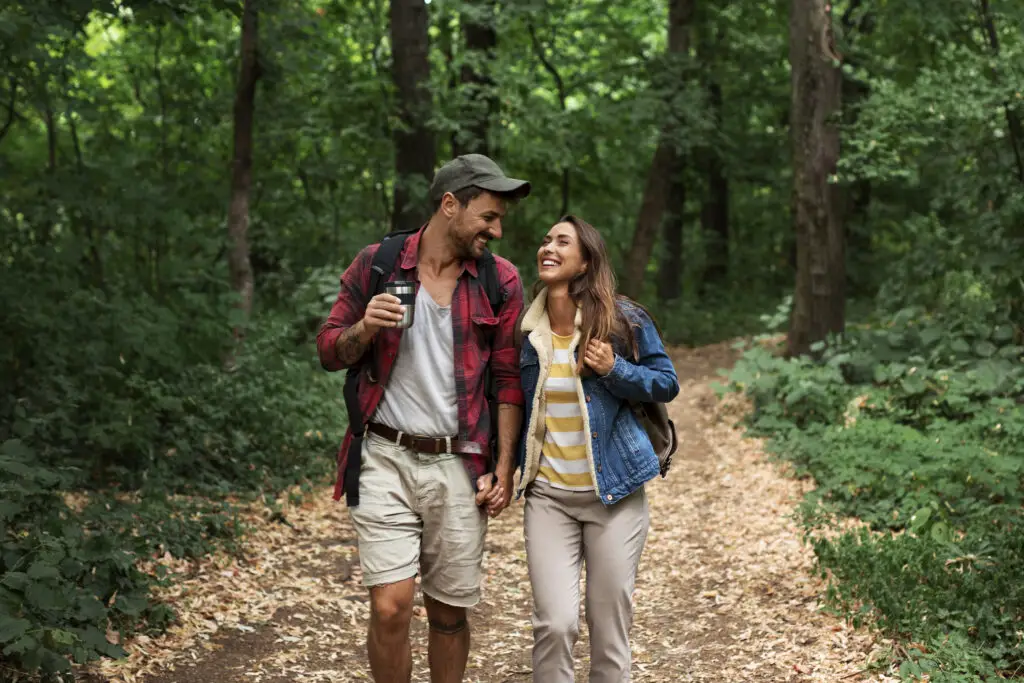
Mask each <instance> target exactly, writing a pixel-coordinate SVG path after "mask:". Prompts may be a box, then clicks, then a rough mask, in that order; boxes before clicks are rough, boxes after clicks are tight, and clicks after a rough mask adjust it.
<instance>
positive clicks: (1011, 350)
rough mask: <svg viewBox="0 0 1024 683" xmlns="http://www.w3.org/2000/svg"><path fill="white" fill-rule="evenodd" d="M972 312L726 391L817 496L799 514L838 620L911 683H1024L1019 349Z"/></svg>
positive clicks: (888, 329)
mask: <svg viewBox="0 0 1024 683" xmlns="http://www.w3.org/2000/svg"><path fill="white" fill-rule="evenodd" d="M965 299H966V297H965ZM970 305H971V302H970V301H969V300H965V301H962V302H959V303H958V304H957V305H956V306H947V307H946V308H944V309H941V310H938V311H932V312H928V311H925V310H924V309H921V308H907V309H904V310H901V311H899V312H897V313H895V314H893V315H890V316H887V317H885V318H883V319H881V320H879V321H877V322H876V323H875V324H872V325H865V326H861V327H855V328H851V329H849V330H848V331H847V333H846V334H845V335H844V336H843V338H842V339H834V340H831V341H830V343H829V344H827V345H824V344H822V345H819V346H818V347H817V348H816V352H817V357H816V358H809V357H803V358H792V359H786V358H783V357H781V356H780V355H778V354H777V353H774V352H773V351H771V350H769V348H767V346H766V345H764V344H760V343H756V344H754V345H752V346H751V347H750V348H749V349H748V350H747V351H746V353H745V355H744V357H743V358H742V359H741V361H740V362H739V363H738V364H737V366H736V367H735V368H734V370H733V372H732V373H731V375H730V377H729V380H730V386H731V388H732V389H733V390H735V391H741V392H744V393H746V394H747V395H748V396H750V397H751V398H752V399H753V403H754V411H753V413H752V414H751V415H750V416H749V418H748V427H749V429H750V431H751V432H752V433H753V434H757V435H761V436H766V437H769V447H770V449H771V450H772V451H773V452H774V453H775V454H777V455H778V456H780V457H782V458H785V459H787V460H789V461H790V462H792V464H793V465H794V467H795V471H796V473H797V475H798V476H806V477H812V478H813V480H814V482H815V483H816V488H815V489H814V490H813V491H812V492H810V493H809V494H808V495H807V497H806V498H805V500H804V502H803V504H802V507H801V510H800V512H801V518H802V521H803V525H804V531H805V535H806V539H807V541H808V542H809V543H811V544H812V546H813V548H814V551H815V554H816V557H817V563H818V567H819V569H820V571H821V574H822V576H823V577H824V578H825V579H827V581H828V586H829V587H828V600H829V605H830V606H831V608H832V609H834V610H836V611H837V612H838V613H840V614H842V615H844V616H845V617H847V618H849V619H851V620H852V622H853V623H855V624H857V625H861V624H870V625H874V626H876V627H878V628H879V629H881V631H882V632H883V633H885V634H887V635H888V636H891V637H892V638H894V642H896V643H897V646H896V648H895V649H894V654H893V662H894V665H898V670H899V672H900V674H901V675H902V676H903V677H904V678H905V679H906V680H929V681H933V682H935V683H939V682H941V683H966V682H973V681H986V680H994V679H1002V678H1005V677H1012V676H1016V675H1019V674H1021V673H1022V672H1024V644H1022V640H1024V583H1022V582H1021V576H1024V515H1022V507H1021V506H1022V503H1024V494H1022V492H1021V483H1022V481H1021V475H1022V468H1024V405H1022V404H1024V363H1022V362H1021V361H1022V356H1024V347H1022V337H1021V330H1020V329H1019V327H1017V326H1015V324H1014V323H1013V321H1012V320H1011V319H1010V318H1009V317H1008V316H1007V315H1006V314H1005V312H1004V311H1000V310H996V309H995V308H994V307H985V306H981V307H980V310H978V308H977V307H976V308H975V309H974V310H967V311H965V310H964V309H965V307H966V306H970ZM844 520H846V523H845V524H844V523H843V522H844ZM849 521H853V522H854V523H853V524H852V526H851V525H850V524H849Z"/></svg>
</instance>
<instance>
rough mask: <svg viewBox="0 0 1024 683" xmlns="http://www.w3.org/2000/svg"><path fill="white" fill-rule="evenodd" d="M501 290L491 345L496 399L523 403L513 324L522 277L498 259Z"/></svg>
mask: <svg viewBox="0 0 1024 683" xmlns="http://www.w3.org/2000/svg"><path fill="white" fill-rule="evenodd" d="M498 277H499V283H500V287H501V291H502V292H504V293H505V303H504V304H503V305H502V307H501V312H500V313H499V314H498V328H497V332H496V333H495V335H494V342H493V346H492V347H491V373H492V374H493V376H494V381H495V385H496V388H497V399H498V403H511V404H513V405H517V406H521V405H523V385H522V382H521V380H520V377H519V347H518V345H517V344H516V325H518V323H519V317H520V316H521V315H522V312H523V281H522V280H521V279H520V277H519V271H518V270H516V268H515V266H513V265H512V264H511V263H508V262H507V261H505V262H503V263H502V262H499V269H498Z"/></svg>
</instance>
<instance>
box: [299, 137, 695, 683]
mask: <svg viewBox="0 0 1024 683" xmlns="http://www.w3.org/2000/svg"><path fill="white" fill-rule="evenodd" d="M529 192H530V185H529V183H527V182H526V181H523V180H516V179H512V178H508V177H506V176H505V174H504V173H503V172H502V170H501V169H500V168H499V167H498V165H497V164H496V163H494V162H493V161H492V160H491V159H489V158H487V157H486V156H483V155H479V154H468V155H464V156H460V157H458V158H456V159H454V160H452V161H450V162H449V163H447V164H445V165H444V166H443V167H442V168H441V169H440V170H438V172H437V174H436V175H435V177H434V180H433V183H432V184H431V187H430V199H431V200H432V202H433V215H432V216H431V217H430V219H429V220H428V221H427V223H426V224H425V225H424V226H423V227H422V228H420V229H419V230H418V231H416V232H413V233H409V234H405V235H402V234H399V235H395V236H392V237H389V238H386V239H385V240H384V241H383V242H381V243H380V244H374V245H370V246H369V247H366V248H365V249H363V250H362V252H360V254H359V255H358V256H357V257H356V258H355V260H354V261H353V263H352V264H351V265H350V266H349V267H348V269H347V270H346V271H345V273H344V274H343V275H342V276H341V290H340V292H339V294H338V299H337V301H336V302H335V304H334V306H333V308H332V309H331V312H330V316H329V317H328V319H327V321H326V322H325V323H324V325H323V327H322V329H321V330H320V333H319V334H318V336H317V347H318V351H319V355H320V361H321V363H322V364H323V366H324V367H325V368H326V369H327V370H332V371H333V370H341V369H347V370H349V377H348V378H347V379H346V386H345V397H346V406H347V408H348V410H349V415H350V429H349V432H348V433H347V434H346V436H345V441H344V443H343V444H342V448H341V452H340V454H339V459H338V460H339V461H338V483H337V486H336V488H335V498H336V499H337V498H340V497H341V495H342V493H344V494H345V496H346V499H347V502H348V505H349V508H350V512H351V517H352V522H353V525H354V526H355V529H356V532H357V535H358V545H359V561H360V563H361V566H362V571H363V580H364V582H365V584H366V585H367V586H368V587H369V592H370V610H371V614H370V627H369V635H368V640H367V650H368V652H369V660H370V668H371V671H372V673H373V677H374V680H375V681H376V683H408V681H410V679H411V675H412V674H411V669H412V657H411V651H410V645H409V625H410V621H411V618H412V612H413V599H414V595H415V578H416V576H417V575H419V577H420V584H421V588H422V590H423V599H424V604H425V607H426V612H427V618H428V623H429V664H430V675H431V681H432V682H433V683H455V682H457V681H462V679H463V675H464V673H465V669H466V661H467V658H468V655H469V646H470V636H469V624H468V621H467V609H468V608H470V607H472V606H474V605H475V604H477V602H478V601H479V599H480V581H481V569H482V568H481V564H482V555H483V549H484V536H485V533H486V529H487V519H488V516H490V517H496V516H498V515H499V514H500V513H501V512H502V510H504V509H505V508H506V507H508V505H509V504H510V501H511V497H512V494H513V488H514V487H515V489H516V490H515V493H516V497H517V499H518V498H519V497H521V496H523V495H524V494H525V498H526V503H525V523H524V525H525V537H526V549H527V558H528V565H529V574H530V582H531V585H532V588H533V602H534V614H533V632H534V647H533V680H534V681H539V682H542V683H561V682H563V681H572V680H573V660H572V648H573V645H574V644H575V642H576V640H577V637H578V634H579V623H578V622H579V598H580V569H581V566H582V564H583V563H585V564H586V567H587V595H586V617H587V623H588V624H589V629H590V638H591V665H590V671H591V673H590V680H591V681H595V682H602V683H605V682H606V683H613V682H614V683H619V682H621V681H628V680H629V679H630V662H631V655H630V644H629V630H630V626H631V623H632V614H633V610H632V593H633V585H634V579H635V576H636V571H637V565H638V563H639V560H640V554H641V551H642V550H643V546H644V542H645V540H646V538H647V530H648V509H647V498H646V495H645V493H644V483H645V482H646V481H648V480H650V479H652V478H653V477H654V476H656V475H657V474H658V472H659V460H658V456H657V455H656V453H655V451H654V448H653V447H652V445H651V441H650V440H649V439H648V436H647V432H646V431H645V430H644V428H643V426H641V424H640V422H639V421H638V419H637V417H636V416H635V414H634V411H633V409H632V408H631V406H632V405H634V404H637V403H641V402H649V403H650V402H654V403H665V402H668V401H670V400H671V399H672V398H673V397H674V396H675V395H676V393H677V392H678V390H679V385H678V381H677V378H676V373H675V370H674V369H673V367H672V363H671V361H670V359H669V357H668V355H667V354H666V353H665V349H664V347H663V345H662V342H661V339H660V336H659V334H658V331H657V329H656V328H655V326H654V323H653V321H652V320H651V318H650V317H649V316H648V315H647V314H646V312H645V311H644V310H643V309H642V308H641V307H640V306H639V305H638V304H636V303H633V302H631V301H629V300H628V299H626V298H624V297H619V296H617V295H616V292H615V278H614V273H613V271H612V268H611V264H610V262H609V259H608V253H607V249H606V247H605V244H604V240H603V239H602V238H601V235H600V234H599V233H598V232H597V230H595V229H594V228H593V227H592V226H591V225H589V224H588V223H586V222H584V221H582V220H580V219H579V218H577V217H575V216H565V217H564V218H562V219H560V220H559V221H558V222H557V223H555V224H554V226H553V227H552V228H551V229H550V230H549V231H548V233H547V234H546V235H545V237H544V238H543V241H542V242H541V244H540V247H539V249H538V251H537V268H538V271H539V282H538V283H537V289H536V295H535V296H534V298H533V301H532V303H531V304H530V306H529V308H528V309H527V310H526V311H525V314H524V311H523V308H524V299H523V286H522V281H521V280H520V277H519V274H518V272H517V270H516V268H515V267H514V266H513V265H512V264H511V263H509V262H508V261H506V260H505V259H503V258H501V257H498V256H494V255H492V254H491V253H490V252H489V251H488V250H487V245H488V243H489V242H490V241H491V240H496V239H500V238H501V236H502V219H503V218H504V216H505V212H506V210H507V209H508V208H509V205H510V204H512V203H513V202H515V201H518V200H520V199H522V198H524V197H526V196H527V195H528V194H529ZM396 282H397V283H399V284H397V285H396V284H395V283H396ZM388 283H391V284H390V285H389V286H388V287H385V285H386V284H388ZM402 283H409V284H407V285H405V286H404V289H403V285H402ZM385 288H387V289H389V290H390V292H391V293H388V292H385V291H384V289H385ZM395 294H398V296H396V295H395ZM403 297H404V298H403ZM410 306H411V307H412V308H413V313H414V315H413V316H412V317H413V322H412V324H411V325H407V324H406V323H407V321H408V318H409V317H410V315H409V314H410V311H409V310H408V308H409V307H410ZM495 421H496V423H497V424H494V422H495ZM517 469H518V472H519V475H520V477H519V481H518V484H514V476H513V475H514V473H515V471H516V470H517Z"/></svg>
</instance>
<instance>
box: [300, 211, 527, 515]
mask: <svg viewBox="0 0 1024 683" xmlns="http://www.w3.org/2000/svg"><path fill="white" fill-rule="evenodd" d="M422 235H423V229H422V228H421V229H420V231H419V232H417V233H414V234H412V235H410V236H409V237H408V238H407V239H406V241H405V245H404V246H403V247H402V253H401V255H400V256H399V257H398V263H397V264H396V267H395V269H394V271H393V272H392V274H391V278H390V279H391V280H412V281H414V282H416V289H417V291H418V290H419V271H418V270H417V262H418V259H419V246H420V237H421V236H422ZM378 246H379V245H377V244H372V245H370V246H368V247H366V248H365V249H363V250H362V251H361V252H359V255H358V256H356V258H355V260H354V261H353V262H352V264H351V265H350V266H349V267H348V268H347V269H346V270H345V272H344V274H342V276H341V290H340V291H339V292H338V299H337V300H336V301H335V302H334V306H332V307H331V313H330V315H329V316H328V317H327V321H326V322H325V323H324V324H323V326H322V327H321V328H320V332H319V333H318V334H317V337H316V345H317V351H318V353H319V355H320V363H321V364H322V365H323V366H324V368H326V369H327V370H330V371H336V370H343V369H345V368H347V367H348V366H346V365H345V364H344V363H342V362H341V360H340V359H339V358H338V354H337V350H336V342H337V341H338V337H339V336H340V335H341V334H342V332H344V331H345V330H347V329H348V328H349V327H350V326H352V325H355V324H356V323H357V322H359V321H360V320H362V318H363V314H364V312H365V310H366V306H365V304H364V301H366V300H367V299H368V298H369V297H367V296H366V294H367V290H368V289H369V288H370V265H371V263H372V262H373V255H374V254H375V253H376V252H377V248H378ZM494 260H495V262H496V265H497V271H498V285H499V288H500V290H501V292H502V293H503V294H504V297H505V303H504V304H503V305H502V307H501V310H500V311H499V312H498V313H495V312H494V311H492V310H491V304H490V302H489V301H488V300H487V294H486V293H485V292H484V288H483V285H481V284H480V283H479V282H477V281H476V277H477V269H476V262H475V261H464V262H463V263H462V273H461V274H460V275H459V280H458V282H457V283H456V285H455V292H454V294H453V296H452V334H453V342H454V353H455V363H454V366H455V393H456V396H457V397H458V398H457V400H458V403H459V411H458V412H459V433H458V438H459V439H463V440H470V441H475V442H477V443H479V444H480V445H482V446H484V447H485V448H486V446H487V442H488V437H489V435H490V430H491V425H490V414H489V412H488V411H487V402H486V399H485V398H484V368H485V367H486V366H487V364H488V363H490V368H491V373H492V375H493V376H494V380H495V383H496V386H497V399H498V402H499V403H511V404H515V405H523V389H522V385H521V384H520V380H519V354H518V349H517V347H516V341H515V327H516V323H517V322H518V320H519V315H520V313H521V312H522V310H523V284H522V280H520V278H519V272H518V271H517V270H516V268H515V266H513V265H512V264H511V263H509V262H508V261H507V260H505V259H503V258H501V257H500V256H495V257H494ZM492 332H493V342H492V345H491V346H490V347H488V344H487V339H488V337H489V336H490V335H491V333H492ZM401 335H402V331H401V330H397V329H383V330H381V331H380V332H378V333H377V337H376V338H375V339H374V342H373V343H374V345H375V346H376V347H377V351H378V356H377V357H378V359H379V362H380V367H379V368H378V370H379V373H380V376H379V377H377V378H372V379H371V378H370V377H368V373H367V372H365V371H364V372H363V373H362V374H361V375H360V377H359V387H358V388H359V392H358V395H359V402H360V405H359V408H360V412H361V413H362V415H363V419H368V418H369V417H371V416H372V415H373V413H374V411H376V410H377V405H378V404H379V403H380V400H381V397H383V396H384V387H385V386H387V383H388V378H389V377H390V376H391V368H392V366H393V365H394V362H395V358H396V356H397V355H398V344H399V341H400V340H401V338H402V336H401ZM374 380H376V381H374ZM351 439H352V431H351V429H349V430H348V431H346V432H345V439H344V441H342V444H341V450H340V451H339V453H338V477H337V481H336V484H335V487H334V499H335V500H338V499H339V498H341V495H342V492H343V491H344V476H345V464H346V461H347V455H348V446H349V442H350V440H351ZM462 459H463V462H464V463H465V465H466V470H467V471H468V472H469V476H470V477H471V481H473V482H474V485H475V482H476V479H477V477H479V476H481V475H482V474H484V473H485V472H486V471H487V458H486V456H462Z"/></svg>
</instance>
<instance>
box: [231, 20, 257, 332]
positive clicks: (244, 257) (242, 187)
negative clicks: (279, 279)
mask: <svg viewBox="0 0 1024 683" xmlns="http://www.w3.org/2000/svg"><path fill="white" fill-rule="evenodd" d="M257 1H258V0H245V2H244V4H243V5H242V46H241V64H240V66H239V69H238V86H237V89H236V91H235V109H234V157H233V161H232V165H231V203H230V205H229V206H228V250H227V254H228V270H229V271H230V274H231V286H232V288H234V290H235V292H237V293H238V296H239V302H238V306H239V309H240V310H241V311H242V313H243V314H244V317H245V318H246V319H248V317H249V314H250V313H251V312H252V294H253V276H252V263H251V262H250V260H249V194H250V188H251V186H252V134H253V117H254V113H255V109H256V82H257V81H258V80H259V78H260V63H259V43H258V37H259V34H258V19H259V14H258V10H257V8H256V3H257ZM243 334H244V327H243V326H238V327H236V328H235V338H236V339H240V338H241V337H242V335H243Z"/></svg>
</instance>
